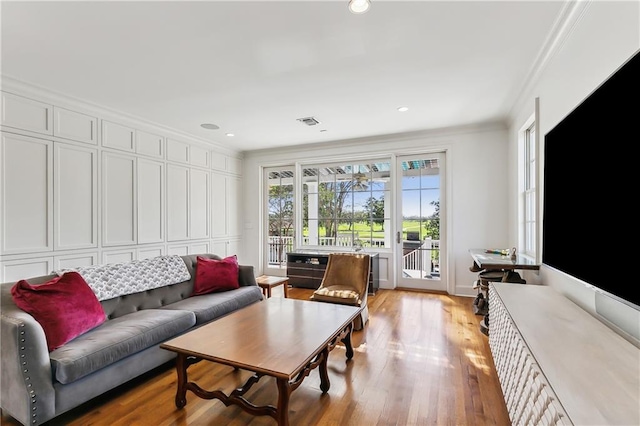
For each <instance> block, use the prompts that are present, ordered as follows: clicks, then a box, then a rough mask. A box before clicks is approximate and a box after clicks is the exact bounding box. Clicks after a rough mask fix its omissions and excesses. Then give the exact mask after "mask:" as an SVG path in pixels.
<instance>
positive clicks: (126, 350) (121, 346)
mask: <svg viewBox="0 0 640 426" xmlns="http://www.w3.org/2000/svg"><path fill="white" fill-rule="evenodd" d="M195 322H196V320H195V316H194V314H193V313H192V312H188V311H178V310H162V309H147V310H144V311H138V312H134V313H131V314H128V315H125V316H122V317H119V318H116V319H113V320H109V321H107V322H105V323H104V324H102V325H101V326H99V327H97V328H95V329H93V330H91V331H90V332H88V333H86V334H84V335H82V336H80V337H78V338H76V339H75V340H73V341H71V342H69V343H67V344H66V345H64V346H62V347H60V348H59V349H57V350H55V351H53V352H51V354H50V358H51V367H52V369H53V376H54V377H55V379H56V380H57V381H59V382H60V383H63V384H67V383H71V382H73V381H75V380H78V379H80V378H81V377H84V376H86V375H88V374H91V373H92V372H94V371H97V370H99V369H101V368H103V367H105V366H107V365H109V364H112V363H114V362H116V361H118V360H120V359H123V358H125V357H127V356H129V355H132V354H134V353H136V352H139V351H141V350H143V349H146V348H148V347H150V346H153V345H155V344H158V343H161V342H163V341H165V340H167V339H169V338H171V337H175V336H176V335H178V334H180V333H182V332H184V331H186V330H188V329H189V328H191V327H192V326H193V325H194V324H195Z"/></svg>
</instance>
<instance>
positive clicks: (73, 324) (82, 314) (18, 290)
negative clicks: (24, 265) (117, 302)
mask: <svg viewBox="0 0 640 426" xmlns="http://www.w3.org/2000/svg"><path fill="white" fill-rule="evenodd" d="M11 296H12V297H13V301H14V302H15V304H16V305H17V306H18V307H19V308H20V309H22V310H23V311H25V312H28V313H29V314H31V315H32V316H33V317H34V318H35V319H36V321H38V322H39V323H40V325H41V326H42V329H43V330H44V335H45V337H46V338H47V347H48V349H49V352H51V351H53V350H55V349H57V348H59V347H60V346H62V345H64V344H65V343H67V342H69V341H71V340H73V339H75V338H76V337H78V336H80V335H81V334H83V333H86V332H87V331H89V330H91V329H92V328H94V327H97V326H99V325H100V324H102V323H103V322H104V321H105V320H106V319H107V317H106V315H105V313H104V310H103V309H102V305H101V304H100V302H99V301H98V298H97V297H96V295H95V294H94V293H93V291H92V290H91V288H90V287H89V285H88V284H87V282H86V281H85V280H84V279H83V278H82V276H81V275H80V274H79V273H77V272H66V273H64V274H63V275H62V276H59V277H56V278H53V279H52V280H50V281H47V282H46V283H44V284H36V285H31V284H29V283H28V282H27V281H25V280H20V281H18V282H17V283H16V284H15V285H14V286H13V287H12V288H11Z"/></svg>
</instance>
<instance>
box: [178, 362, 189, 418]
mask: <svg viewBox="0 0 640 426" xmlns="http://www.w3.org/2000/svg"><path fill="white" fill-rule="evenodd" d="M186 360H187V355H185V354H181V353H179V354H178V357H177V358H176V371H177V372H178V390H177V392H176V407H178V408H182V407H184V406H185V405H187V366H188V363H187V362H186Z"/></svg>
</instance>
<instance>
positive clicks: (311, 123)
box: [298, 117, 320, 126]
mask: <svg viewBox="0 0 640 426" xmlns="http://www.w3.org/2000/svg"><path fill="white" fill-rule="evenodd" d="M298 121H299V122H301V123H304V124H306V125H307V126H315V125H316V124H320V122H319V121H318V120H316V119H315V118H314V117H305V118H298Z"/></svg>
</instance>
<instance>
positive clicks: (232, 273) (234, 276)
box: [192, 255, 240, 296]
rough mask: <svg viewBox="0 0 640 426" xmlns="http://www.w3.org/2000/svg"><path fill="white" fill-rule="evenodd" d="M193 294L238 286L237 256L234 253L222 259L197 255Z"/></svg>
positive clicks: (225, 289)
mask: <svg viewBox="0 0 640 426" xmlns="http://www.w3.org/2000/svg"><path fill="white" fill-rule="evenodd" d="M197 259H198V264H197V265H196V279H195V280H194V284H193V294H192V295H193V296H198V295H201V294H207V293H214V292H218V291H227V290H233V289H236V288H238V287H240V283H239V282H238V270H239V267H238V258H237V256H236V255H233V256H229V257H225V258H224V259H222V260H216V259H207V258H206V257H201V256H198V257H197Z"/></svg>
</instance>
